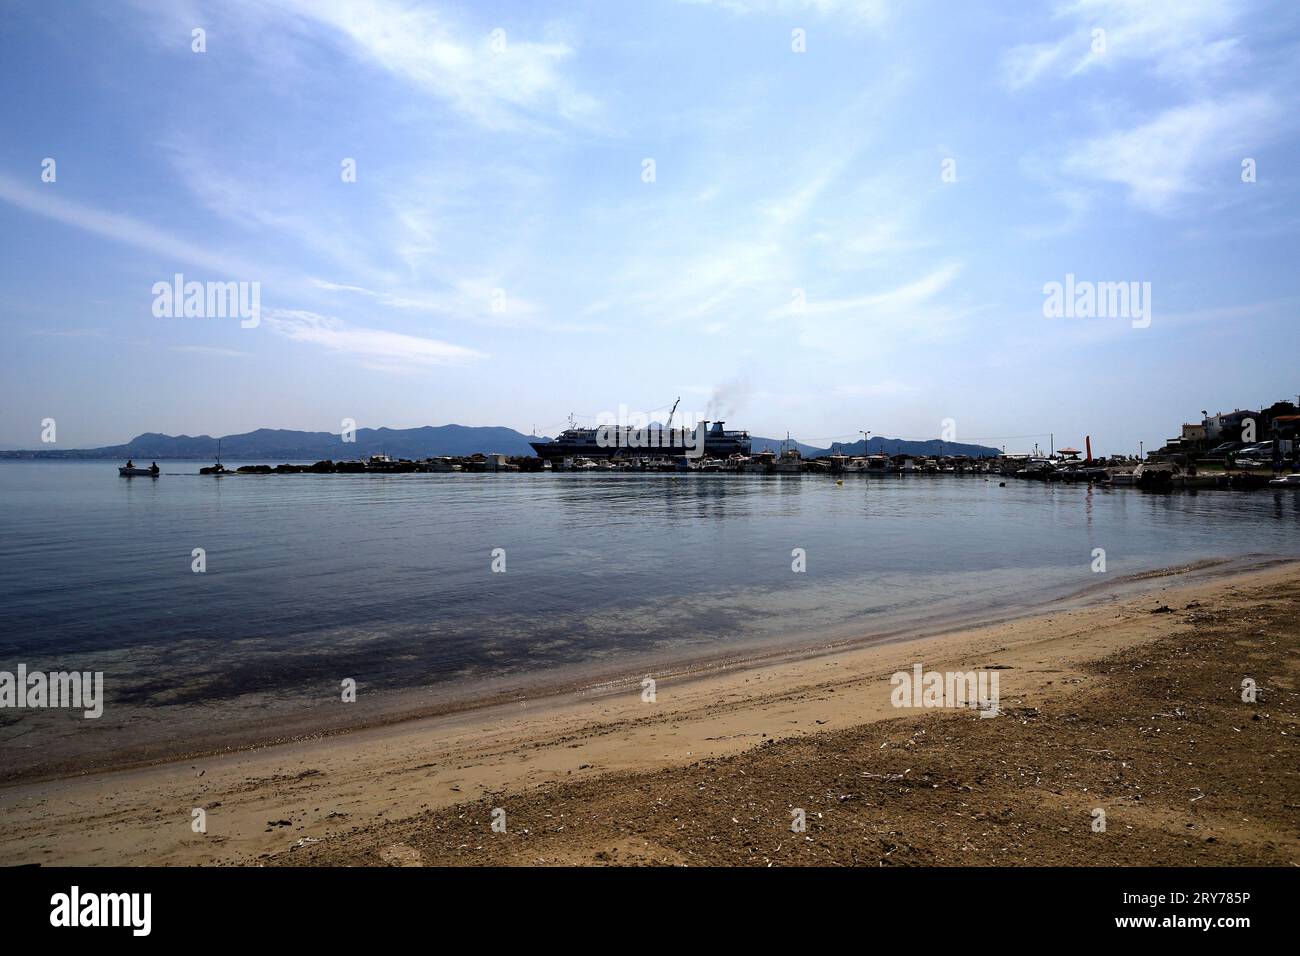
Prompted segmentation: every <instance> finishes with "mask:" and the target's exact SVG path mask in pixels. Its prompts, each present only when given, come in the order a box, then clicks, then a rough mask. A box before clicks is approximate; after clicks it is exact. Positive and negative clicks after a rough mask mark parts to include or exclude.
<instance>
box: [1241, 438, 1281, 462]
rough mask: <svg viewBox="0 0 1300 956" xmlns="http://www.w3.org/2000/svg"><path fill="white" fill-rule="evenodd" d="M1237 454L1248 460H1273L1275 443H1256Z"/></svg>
mask: <svg viewBox="0 0 1300 956" xmlns="http://www.w3.org/2000/svg"><path fill="white" fill-rule="evenodd" d="M1237 454H1238V455H1241V456H1244V457H1246V458H1272V457H1273V443H1272V442H1271V441H1261V442H1256V443H1255V444H1253V445H1247V446H1246V447H1245V448H1243V449H1241V451H1239V452H1237Z"/></svg>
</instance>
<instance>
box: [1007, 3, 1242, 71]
mask: <svg viewBox="0 0 1300 956" xmlns="http://www.w3.org/2000/svg"><path fill="white" fill-rule="evenodd" d="M1243 6H1244V5H1243V4H1242V3H1240V2H1234V0H1074V2H1072V3H1068V4H1065V5H1062V6H1060V7H1058V9H1057V11H1056V17H1057V19H1060V20H1063V21H1066V22H1067V27H1066V32H1065V34H1064V35H1063V36H1060V37H1058V38H1056V39H1054V40H1050V41H1045V42H1039V43H1025V44H1021V45H1019V46H1016V47H1013V48H1012V49H1010V50H1008V51H1007V52H1006V53H1005V54H1004V56H1003V62H1002V70H1003V79H1004V81H1005V82H1006V84H1007V85H1008V86H1009V87H1011V88H1012V89H1018V88H1021V87H1024V86H1028V85H1030V84H1032V83H1035V82H1036V81H1038V80H1039V79H1041V78H1042V77H1044V76H1045V75H1047V74H1055V75H1058V76H1075V75H1078V74H1081V73H1085V72H1087V71H1090V70H1092V69H1095V68H1113V67H1115V66H1117V65H1120V64H1123V63H1126V62H1135V63H1139V64H1143V65H1146V66H1149V67H1150V68H1151V69H1152V70H1153V71H1154V72H1155V73H1157V74H1159V75H1162V76H1165V77H1167V78H1169V79H1172V80H1177V81H1186V80H1193V81H1199V80H1204V79H1208V78H1209V77H1211V76H1213V75H1216V74H1219V73H1222V72H1223V71H1225V70H1226V69H1227V68H1229V67H1231V66H1233V65H1235V64H1236V63H1237V62H1238V59H1239V56H1240V54H1241V50H1240V46H1239V40H1238V38H1237V37H1235V36H1229V35H1226V34H1227V32H1228V31H1230V30H1232V29H1233V28H1234V27H1235V25H1236V23H1237V21H1238V19H1240V17H1241V15H1242V12H1243ZM1094 30H1101V31H1103V32H1104V49H1103V50H1102V51H1101V52H1097V51H1094V49H1093V31H1094Z"/></svg>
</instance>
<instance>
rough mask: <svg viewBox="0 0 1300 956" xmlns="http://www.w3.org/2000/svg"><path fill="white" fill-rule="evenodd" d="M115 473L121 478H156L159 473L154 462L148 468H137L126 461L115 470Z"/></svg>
mask: <svg viewBox="0 0 1300 956" xmlns="http://www.w3.org/2000/svg"><path fill="white" fill-rule="evenodd" d="M117 473H118V474H119V475H121V476H122V477H123V478H157V477H158V474H159V471H158V464H157V463H156V462H155V463H154V464H152V465H150V466H149V467H148V468H137V467H136V466H135V464H134V463H133V462H129V461H128V462H127V463H126V464H125V465H124V466H122V467H120V468H118V469H117Z"/></svg>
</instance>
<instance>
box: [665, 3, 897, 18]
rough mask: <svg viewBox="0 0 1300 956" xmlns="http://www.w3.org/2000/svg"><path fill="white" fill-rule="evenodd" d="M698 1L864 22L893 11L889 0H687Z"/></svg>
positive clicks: (739, 11)
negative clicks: (890, 10)
mask: <svg viewBox="0 0 1300 956" xmlns="http://www.w3.org/2000/svg"><path fill="white" fill-rule="evenodd" d="M683 2H684V3H689V4H695V5H700V6H704V5H712V6H717V7H721V8H722V9H724V10H729V11H731V12H732V13H737V14H742V15H751V14H772V15H776V16H790V15H792V14H798V13H814V14H819V15H822V16H828V17H844V18H849V19H853V20H857V21H860V22H863V23H869V24H880V23H882V22H883V21H884V20H885V19H886V18H887V17H888V15H889V9H890V4H889V0H683Z"/></svg>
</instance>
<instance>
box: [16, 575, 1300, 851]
mask: <svg viewBox="0 0 1300 956" xmlns="http://www.w3.org/2000/svg"><path fill="white" fill-rule="evenodd" d="M1144 577H1145V578H1146V580H1145V581H1144V582H1142V586H1143V588H1144V590H1143V591H1142V592H1141V593H1132V583H1131V582H1130V585H1129V587H1127V588H1118V587H1116V588H1106V587H1099V588H1097V589H1094V591H1093V593H1091V594H1090V595H1089V596H1088V597H1087V599H1086V600H1074V601H1071V602H1069V603H1063V604H1062V605H1060V606H1057V607H1052V608H1048V609H1047V610H1045V611H1043V612H1041V613H1037V614H1035V615H1033V616H1030V617H1024V618H1020V619H1016V620H1010V621H1003V622H999V623H994V624H990V625H986V626H982V627H976V628H971V629H965V630H956V631H949V632H946V633H942V634H936V635H932V636H929V637H919V638H916V639H913V640H901V641H900V640H893V641H890V642H887V643H875V644H868V645H864V646H848V647H841V648H835V649H829V650H825V651H822V652H807V651H805V652H801V653H800V654H798V655H792V656H789V657H779V656H778V657H774V658H770V659H765V660H757V661H751V662H748V663H746V664H744V665H743V666H742V665H734V666H721V667H716V668H712V669H706V670H702V671H698V672H693V673H683V674H678V675H671V674H670V675H668V676H665V677H663V678H657V685H656V688H655V691H656V694H655V700H654V701H653V702H648V701H645V700H643V694H642V686H641V683H640V676H641V675H628V676H627V679H625V680H622V681H615V682H607V683H603V684H601V685H599V686H595V687H588V688H585V689H583V690H580V691H577V692H568V693H564V694H559V695H554V696H551V697H547V698H539V699H527V700H523V701H512V702H509V703H498V704H493V705H491V706H486V707H482V708H477V709H472V710H467V711H462V712H457V713H449V714H441V715H435V716H430V717H423V718H419V719H412V720H405V721H401V722H397V723H391V724H387V725H383V726H376V727H372V728H369V729H364V730H359V731H354V732H350V733H340V734H335V735H331V736H322V737H320V738H316V739H301V740H294V741H291V742H287V743H284V744H280V745H276V746H269V747H257V748H253V749H243V750H231V751H230V752H225V753H217V754H214V755H210V756H204V757H201V758H189V759H185V760H180V761H170V762H163V763H157V764H154V765H149V766H142V767H133V768H129V769H121V770H108V771H103V772H96V773H86V774H76V775H67V776H62V777H57V778H54V779H46V780H40V781H34V782H24V783H15V784H10V785H7V786H5V787H3V788H0V861H3V862H4V863H6V864H44V865H55V864H75V865H111V864H116V865H199V866H212V865H312V864H326V865H373V866H389V865H395V866H412V865H416V866H418V865H557V864H558V865H566V864H568V865H572V864H578V865H584V864H593V865H602V864H652V865H653V864H657V865H708V864H728V865H731V864H748V865H760V866H763V865H789V864H844V865H849V864H853V865H869V866H877V865H909V864H912V865H918V864H919V865H927V864H930V865H933V864H939V865H945V864H967V865H968V864H1002V865H1048V864H1080V865H1108V864H1116V865H1136V864H1157V865H1160V864H1217V865H1246V864H1256V865H1274V866H1286V865H1300V796H1298V794H1300V759H1297V758H1298V757H1300V754H1298V753H1297V735H1298V734H1300V719H1298V717H1297V714H1298V713H1300V695H1298V694H1297V691H1296V676H1297V669H1298V668H1300V664H1298V663H1297V661H1298V660H1300V658H1297V655H1296V651H1297V644H1298V643H1300V628H1298V627H1297V624H1296V621H1297V610H1300V587H1298V585H1300V564H1298V563H1296V562H1293V561H1276V562H1267V561H1266V562H1262V563H1261V565H1260V566H1259V567H1258V568H1256V569H1254V570H1249V571H1245V572H1241V571H1237V570H1232V571H1231V572H1228V571H1223V572H1221V573H1214V572H1213V571H1212V570H1211V571H1207V570H1206V569H1204V568H1200V569H1190V570H1189V569H1181V570H1180V569H1173V570H1171V571H1169V572H1166V573H1163V574H1161V575H1148V576H1144ZM1157 609H1167V610H1157ZM918 663H920V664H922V665H924V667H925V668H926V669H927V670H931V669H934V670H940V671H946V670H955V671H970V670H973V669H984V670H995V671H996V672H997V674H998V675H999V678H1000V687H1001V703H1000V714H999V716H997V717H996V718H993V719H982V718H981V717H980V716H979V715H978V714H977V713H975V712H973V711H971V710H969V709H944V710H920V709H906V708H902V709H900V708H896V707H894V706H893V705H892V704H891V699H890V690H891V685H890V675H891V674H893V673H894V672H896V671H910V670H911V669H912V667H913V666H914V665H915V664H918ZM1246 678H1250V679H1252V680H1253V681H1254V682H1255V683H1256V685H1257V687H1258V697H1257V700H1256V702H1254V703H1246V702H1243V701H1242V689H1241V685H1242V681H1243V680H1244V679H1246ZM495 808H501V809H503V810H504V811H505V821H506V824H505V832H494V831H493V829H492V827H491V823H492V818H493V810H494V809H495ZM196 810H201V811H202V814H196V813H195V811H196ZM796 810H802V811H803V813H804V815H805V816H806V820H807V827H806V831H804V832H799V833H796V832H793V831H792V830H791V820H792V813H793V812H794V811H796ZM1097 810H1101V811H1102V812H1103V814H1104V818H1105V823H1106V828H1105V830H1104V832H1098V831H1097V830H1095V829H1094V827H1095V825H1096V820H1097V819H1098V815H1097V813H1096V811H1097ZM196 816H197V817H202V818H203V820H204V823H205V826H206V832H196V831H195V828H194V824H193V821H194V820H195V819H196Z"/></svg>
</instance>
